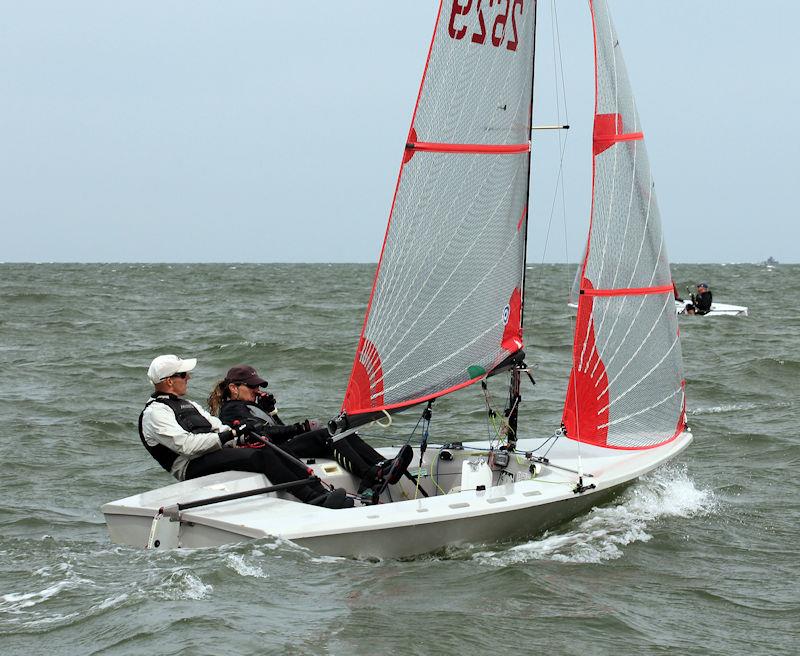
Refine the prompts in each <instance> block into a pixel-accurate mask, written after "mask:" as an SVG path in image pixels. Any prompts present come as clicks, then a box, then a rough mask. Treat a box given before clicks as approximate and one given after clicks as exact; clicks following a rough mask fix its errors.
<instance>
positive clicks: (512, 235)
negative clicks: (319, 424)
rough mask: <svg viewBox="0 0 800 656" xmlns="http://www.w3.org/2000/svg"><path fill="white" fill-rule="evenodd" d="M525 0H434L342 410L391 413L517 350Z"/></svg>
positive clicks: (529, 12) (524, 173) (526, 147)
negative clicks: (430, 35) (429, 36)
mask: <svg viewBox="0 0 800 656" xmlns="http://www.w3.org/2000/svg"><path fill="white" fill-rule="evenodd" d="M535 21H536V2H535V0H495V1H494V2H492V1H490V0H483V1H482V0H447V2H446V3H444V2H443V3H441V4H440V6H439V13H438V16H437V20H436V27H435V29H434V35H433V39H432V41H431V47H430V52H429V54H428V61H427V64H426V67H425V72H424V73H423V78H422V84H421V86H420V91H419V95H418V98H417V105H416V108H415V110H414V115H413V118H412V121H411V129H410V130H409V135H408V140H407V144H406V148H405V155H404V157H403V162H402V165H401V168H400V174H399V176H398V181H397V187H396V189H395V196H394V201H393V203H392V209H391V212H390V216H389V224H388V226H387V229H386V235H385V238H384V244H383V250H382V252H381V257H380V260H379V262H378V268H377V271H376V274H375V280H374V283H373V288H372V294H371V296H370V300H369V305H368V307H367V312H366V317H365V319H364V326H363V329H362V332H361V337H360V339H359V343H358V347H357V350H356V357H355V362H354V364H353V369H352V373H351V375H350V381H349V383H348V386H347V391H346V393H345V399H344V404H343V411H344V412H346V413H347V414H348V415H354V414H359V413H369V412H375V411H383V410H386V411H390V410H396V409H401V408H404V407H407V406H409V405H413V404H415V403H419V402H421V401H425V400H428V399H431V398H435V397H437V396H441V395H442V394H446V393H448V392H451V391H453V390H455V389H458V388H461V387H464V386H466V385H469V384H470V383H472V382H475V381H476V380H479V379H480V378H482V377H484V376H485V375H486V374H487V373H488V372H491V371H492V369H494V368H496V367H497V366H498V365H499V364H500V363H501V362H503V361H504V360H506V359H507V358H508V357H509V355H511V354H513V353H515V352H517V351H519V350H520V349H521V348H522V345H523V344H522V299H523V284H524V271H525V241H526V228H527V225H526V224H527V197H528V171H529V167H530V129H531V118H532V117H531V111H532V108H531V99H532V98H531V96H532V87H533V53H534V34H535Z"/></svg>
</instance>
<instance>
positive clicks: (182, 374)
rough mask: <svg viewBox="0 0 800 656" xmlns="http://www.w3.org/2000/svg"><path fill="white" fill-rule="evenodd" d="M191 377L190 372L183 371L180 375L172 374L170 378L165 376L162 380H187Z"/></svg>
mask: <svg viewBox="0 0 800 656" xmlns="http://www.w3.org/2000/svg"><path fill="white" fill-rule="evenodd" d="M188 375H189V372H188V371H181V372H180V373H179V374H172V375H170V376H164V377H163V378H162V379H161V380H166V379H167V378H186V377H187V376H188Z"/></svg>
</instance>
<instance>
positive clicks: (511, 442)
mask: <svg viewBox="0 0 800 656" xmlns="http://www.w3.org/2000/svg"><path fill="white" fill-rule="evenodd" d="M537 7H538V5H537V0H533V29H532V30H531V34H532V38H533V56H532V57H531V59H532V65H531V96H530V111H529V112H528V118H529V120H528V125H530V129H529V130H528V140H529V141H530V143H531V149H530V150H529V151H528V180H527V182H526V186H525V208H526V209H525V231H524V232H525V235H524V244H525V245H524V247H523V256H522V306H521V308H520V318H519V323H520V330H522V331H524V327H525V288H526V285H525V282H526V279H527V274H528V219H529V217H530V201H531V175H532V171H531V160H532V154H533V90H534V82H535V77H536V17H537ZM522 367H525V364H524V363H523V362H521V361H519V362H517V363H516V364H515V365H514V367H513V368H512V369H511V380H510V381H509V389H508V406H507V407H506V416H507V417H508V429H509V431H508V435H507V436H506V443H507V445H508V448H509V450H511V451H513V450H514V449H515V447H516V445H517V424H518V420H519V406H520V404H521V403H522V394H520V378H521V375H522V371H521V368H522ZM531 380H532V379H531Z"/></svg>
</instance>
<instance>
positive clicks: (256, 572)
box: [227, 554, 269, 579]
mask: <svg viewBox="0 0 800 656" xmlns="http://www.w3.org/2000/svg"><path fill="white" fill-rule="evenodd" d="M227 560H228V565H230V567H231V569H232V570H234V571H235V572H236V573H237V574H240V575H241V576H255V577H257V578H260V579H265V578H267V577H268V576H269V575H268V574H266V573H264V570H263V569H261V568H260V567H259V566H258V565H251V564H249V563H247V562H245V559H244V556H241V555H239V554H229V555H228V559H227Z"/></svg>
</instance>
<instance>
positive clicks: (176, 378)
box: [139, 355, 353, 508]
mask: <svg viewBox="0 0 800 656" xmlns="http://www.w3.org/2000/svg"><path fill="white" fill-rule="evenodd" d="M196 365H197V359H196V358H187V359H182V358H179V357H178V356H177V355H159V356H158V357H157V358H155V359H154V360H153V361H152V362H151V363H150V368H149V369H148V370H147V377H148V378H149V379H150V382H151V383H153V385H154V387H155V391H154V392H153V394H152V395H151V398H150V400H149V401H148V402H147V404H146V405H145V407H144V410H142V413H141V414H140V415H139V438H140V439H141V441H142V444H144V446H145V448H146V449H147V451H148V452H149V453H150V455H152V456H153V458H155V459H156V460H157V461H158V463H159V464H160V465H161V466H162V467H163V468H164V469H166V470H167V471H168V472H170V473H171V474H172V475H173V476H174V477H175V478H177V479H178V480H179V481H183V480H187V479H192V478H198V477H200V476H206V475H208V474H217V473H220V472H224V471H245V472H256V473H261V474H264V475H265V476H266V477H267V478H268V479H269V480H270V482H271V483H289V482H294V481H298V480H304V479H306V478H309V472H308V470H307V469H306V468H305V467H303V465H302V464H301V463H299V462H297V463H293V462H291V461H290V460H289V459H288V458H287V459H286V460H284V459H281V458H279V457H276V456H275V455H274V454H273V453H272V452H268V451H267V450H266V449H249V448H223V447H238V446H246V445H247V442H248V437H249V436H250V435H251V434H252V433H253V430H252V426H250V425H248V424H246V423H242V424H241V425H240V426H237V427H235V428H232V427H230V426H226V425H225V424H223V423H222V422H221V421H220V420H219V419H218V418H217V417H214V416H212V415H210V414H209V413H208V412H206V411H205V410H203V409H202V408H201V407H200V406H199V405H198V404H197V403H195V402H194V401H189V400H187V399H183V398H181V397H183V396H184V395H185V394H186V391H187V388H188V386H189V379H190V378H191V375H190V373H189V372H190V371H192V370H193V369H194V368H195V366H196ZM290 492H291V493H292V494H293V495H294V496H296V497H297V498H298V499H300V501H303V502H305V503H311V504H313V505H321V506H325V507H327V508H344V507H349V506H352V505H353V502H352V500H351V499H347V498H346V494H345V491H344V489H339V490H334V491H333V492H328V491H327V490H326V489H325V488H324V487H323V486H322V484H321V483H320V482H319V480H317V479H312V480H309V482H308V483H307V484H305V485H299V486H297V487H294V488H292V489H291V490H290Z"/></svg>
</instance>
